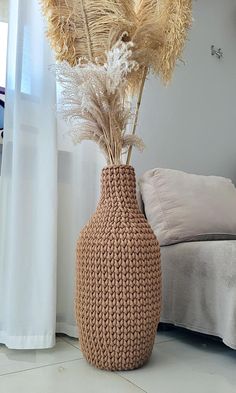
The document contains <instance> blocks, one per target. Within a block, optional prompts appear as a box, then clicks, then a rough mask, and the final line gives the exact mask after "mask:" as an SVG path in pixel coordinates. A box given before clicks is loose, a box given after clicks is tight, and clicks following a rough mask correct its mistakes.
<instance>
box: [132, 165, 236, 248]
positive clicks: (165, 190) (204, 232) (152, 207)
mask: <svg viewBox="0 0 236 393" xmlns="http://www.w3.org/2000/svg"><path fill="white" fill-rule="evenodd" d="M139 185H140V190H141V194H142V199H143V202H144V209H145V214H146V217H147V219H148V221H149V223H150V225H151V227H152V229H153V230H154V232H155V234H156V236H157V238H158V240H159V241H160V244H161V245H169V244H174V243H179V242H185V241H194V240H213V239H214V240H216V239H219V240H220V239H236V189H235V187H234V185H233V183H232V181H231V180H230V179H227V178H224V177H219V176H200V175H193V174H189V173H185V172H182V171H177V170H172V169H163V168H156V169H152V170H150V171H148V172H146V173H145V174H144V175H143V176H142V178H141V179H140V182H139Z"/></svg>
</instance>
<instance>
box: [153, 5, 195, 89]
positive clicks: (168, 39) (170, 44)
mask: <svg viewBox="0 0 236 393" xmlns="http://www.w3.org/2000/svg"><path fill="white" fill-rule="evenodd" d="M160 14H161V15H162V20H163V27H164V29H165V31H164V36H165V45H163V46H162V48H161V50H160V53H159V61H160V67H159V70H158V74H159V75H160V77H161V78H162V80H163V81H164V82H165V83H167V82H169V81H170V80H171V77H172V75H173V72H174V69H175V65H176V61H177V60H179V59H181V55H182V52H183V49H184V45H185V42H186V38H187V34H188V30H189V29H190V27H191V25H192V0H160Z"/></svg>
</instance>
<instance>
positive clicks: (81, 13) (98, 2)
mask: <svg viewBox="0 0 236 393" xmlns="http://www.w3.org/2000/svg"><path fill="white" fill-rule="evenodd" d="M40 1H41V3H42V8H43V13H44V15H45V16H46V18H47V21H48V29H47V36H48V39H49V41H50V43H51V46H52V48H53V49H54V51H55V53H56V58H57V60H58V61H64V60H65V61H67V62H68V63H69V64H70V65H71V66H74V65H76V64H78V62H79V60H80V58H82V57H85V58H87V59H88V60H89V61H97V62H99V63H100V64H102V63H103V62H104V61H105V51H106V50H107V49H108V41H109V36H110V31H111V28H113V29H116V30H117V31H119V32H124V31H130V30H132V23H133V22H134V18H135V14H134V10H133V6H132V1H127V0H40ZM120 36H121V33H120V34H119V37H120Z"/></svg>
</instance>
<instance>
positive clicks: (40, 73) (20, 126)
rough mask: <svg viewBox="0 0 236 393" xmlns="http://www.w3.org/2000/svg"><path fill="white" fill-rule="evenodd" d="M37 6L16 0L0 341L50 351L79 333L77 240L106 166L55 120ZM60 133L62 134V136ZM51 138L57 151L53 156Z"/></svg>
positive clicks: (0, 206)
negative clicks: (63, 337) (58, 335)
mask: <svg viewBox="0 0 236 393" xmlns="http://www.w3.org/2000/svg"><path fill="white" fill-rule="evenodd" d="M38 3H39V2H38V0H30V1H29V0H12V1H11V2H10V18H9V48H8V67H7V95H6V118H5V136H4V145H3V162H2V173H1V182H0V343H4V344H6V345H7V346H8V347H10V348H19V349H21V348H24V349H27V348H46V347H51V346H53V345H54V343H55V332H56V331H58V332H63V333H67V334H70V335H73V336H77V329H76V326H75V321H74V310H73V309H74V305H73V303H74V300H73V299H74V275H75V243H76V238H77V235H78V233H79V230H80V229H81V227H82V226H83V225H84V223H85V222H86V221H87V219H88V218H89V216H90V215H91V213H92V212H93V210H94V209H95V206H96V201H97V198H98V193H99V186H98V184H99V181H98V178H99V173H100V169H101V167H102V165H103V161H102V160H101V159H100V155H99V153H98V152H97V150H96V149H95V148H93V147H91V146H90V145H89V144H87V145H86V144H85V145H84V146H81V147H79V148H74V147H73V146H72V145H71V143H70V141H69V138H68V136H67V130H66V127H65V125H64V124H63V122H62V121H59V122H57V121H56V116H55V108H56V86H55V80H54V76H53V75H52V73H51V72H50V71H49V69H48V67H49V65H50V64H52V63H53V62H54V59H53V57H52V54H51V51H50V49H49V47H48V44H47V42H46V39H45V37H44V31H45V26H44V23H43V18H42V16H41V14H40V8H39V4H38ZM57 130H59V135H58V132H57ZM57 140H58V144H59V152H58V150H57Z"/></svg>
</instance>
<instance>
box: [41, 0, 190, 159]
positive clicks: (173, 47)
mask: <svg viewBox="0 0 236 393" xmlns="http://www.w3.org/2000/svg"><path fill="white" fill-rule="evenodd" d="M40 1H41V3H42V7H43V12H44V14H45V15H46V17H47V20H48V33H47V34H48V38H49V40H50V42H51V46H52V47H53V49H54V51H55V53H56V58H57V60H58V61H67V62H68V63H69V64H70V66H76V65H77V64H80V65H81V64H82V63H83V62H84V63H85V64H87V65H88V62H89V64H90V65H91V63H92V62H93V63H94V64H96V66H98V65H100V66H103V65H104V63H105V62H106V51H107V50H109V49H111V48H112V47H113V46H114V45H115V44H116V43H117V42H118V41H119V40H120V37H122V40H123V41H124V42H132V43H133V46H131V47H130V48H129V50H131V51H132V60H133V61H136V62H137V63H138V64H139V67H138V68H137V67H134V68H132V69H131V70H130V71H129V73H128V74H127V75H126V79H128V83H125V86H126V87H125V90H123V94H124V97H125V96H126V95H127V92H128V94H132V95H136V96H137V103H136V110H135V115H134V122H133V127H132V134H131V136H134V135H135V133H136V128H137V124H138V116H139V109H140V104H141V100H142V94H143V89H144V85H145V80H146V77H147V75H148V73H149V72H150V71H151V72H153V73H154V74H155V75H156V76H160V78H161V79H162V80H163V82H164V83H167V82H169V81H170V80H171V77H172V74H173V71H174V68H175V65H176V62H177V60H178V59H180V58H181V54H182V51H183V47H184V43H185V40H186V37H187V31H188V29H189V28H190V26H191V21H192V18H191V8H192V7H191V6H192V0H40ZM93 139H94V138H93ZM131 139H132V138H131ZM131 152H132V146H130V148H129V152H128V156H127V163H129V162H130V157H131ZM111 159H112V160H113V159H114V157H113V158H111Z"/></svg>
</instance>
